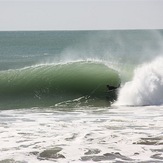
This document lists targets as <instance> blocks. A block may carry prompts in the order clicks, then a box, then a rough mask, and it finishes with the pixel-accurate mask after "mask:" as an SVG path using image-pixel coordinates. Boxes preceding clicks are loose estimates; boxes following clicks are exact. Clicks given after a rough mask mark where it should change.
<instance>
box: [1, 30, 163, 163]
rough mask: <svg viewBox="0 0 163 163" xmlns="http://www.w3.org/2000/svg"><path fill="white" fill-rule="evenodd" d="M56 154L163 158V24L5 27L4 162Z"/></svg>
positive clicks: (44, 160) (77, 158) (50, 158)
mask: <svg viewBox="0 0 163 163" xmlns="http://www.w3.org/2000/svg"><path fill="white" fill-rule="evenodd" d="M107 85H111V86H115V87H118V86H119V85H120V87H119V88H118V89H116V90H114V91H110V90H108V88H107ZM52 162H59V163H71V162H76V163H79V162H83V163H84V162H90V163H91V162H100V163H109V162H110V163H121V162H125V163H132V162H133V163H134V162H136V163H137V162H143V163H148V162H152V163H153V162H155V163H157V162H158V163H160V162H163V30H108V31H34V32H32V31H30V32H27V31H26V32H25V31H24V32H23V31H21V32H16V31H15V32H0V163H52Z"/></svg>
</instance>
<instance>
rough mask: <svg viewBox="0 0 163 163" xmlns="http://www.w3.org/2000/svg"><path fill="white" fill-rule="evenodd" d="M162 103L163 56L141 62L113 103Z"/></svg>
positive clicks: (137, 104) (139, 104) (136, 104)
mask: <svg viewBox="0 0 163 163" xmlns="http://www.w3.org/2000/svg"><path fill="white" fill-rule="evenodd" d="M162 104H163V57H158V58H156V59H155V60H154V61H152V62H151V63H146V64H143V65H142V66H140V67H138V68H137V69H136V70H135V71H134V77H133V80H132V81H130V82H127V83H126V84H125V85H124V86H123V87H122V88H121V89H120V91H119V95H118V100H117V102H115V103H114V105H134V106H142V105H162Z"/></svg>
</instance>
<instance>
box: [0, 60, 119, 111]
mask: <svg viewBox="0 0 163 163" xmlns="http://www.w3.org/2000/svg"><path fill="white" fill-rule="evenodd" d="M119 83H120V78H119V74H118V73H117V72H116V71H115V70H113V69H111V68H109V67H108V66H106V65H104V64H103V63H98V62H90V61H80V62H69V63H66V64H57V65H55V64H42V65H37V66H31V67H26V68H23V69H16V70H7V71H1V72H0V105H2V106H3V107H6V106H7V107H10V104H11V106H12V107H13V106H15V107H18V108H19V107H22V106H26V105H28V106H29V105H31V107H34V106H51V105H52V106H54V105H55V104H57V103H60V102H63V101H67V100H74V99H77V98H81V97H85V98H86V97H87V98H86V99H87V100H88V98H89V99H102V100H105V99H106V97H105V96H106V91H107V89H106V85H107V84H111V85H118V84H119ZM82 100H83V98H82ZM85 101H86V100H85ZM21 105H22V106H21ZM87 105H88V104H87Z"/></svg>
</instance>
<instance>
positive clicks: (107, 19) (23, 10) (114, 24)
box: [0, 0, 163, 31]
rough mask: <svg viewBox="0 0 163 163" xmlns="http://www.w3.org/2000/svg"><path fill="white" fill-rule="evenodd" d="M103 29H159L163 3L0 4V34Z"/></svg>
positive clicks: (13, 0)
mask: <svg viewBox="0 0 163 163" xmlns="http://www.w3.org/2000/svg"><path fill="white" fill-rule="evenodd" d="M106 29H163V0H0V31H2V30H7V31H8V30H106Z"/></svg>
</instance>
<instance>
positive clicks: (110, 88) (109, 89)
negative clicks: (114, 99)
mask: <svg viewBox="0 0 163 163" xmlns="http://www.w3.org/2000/svg"><path fill="white" fill-rule="evenodd" d="M106 86H107V88H108V91H114V90H116V89H118V88H119V87H120V84H119V85H118V86H117V87H115V86H111V85H106Z"/></svg>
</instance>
